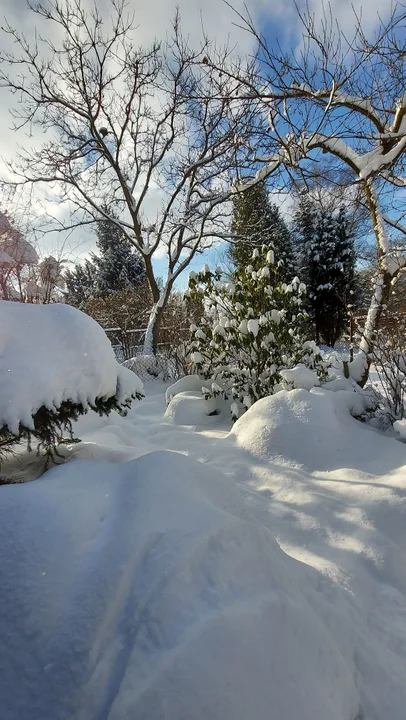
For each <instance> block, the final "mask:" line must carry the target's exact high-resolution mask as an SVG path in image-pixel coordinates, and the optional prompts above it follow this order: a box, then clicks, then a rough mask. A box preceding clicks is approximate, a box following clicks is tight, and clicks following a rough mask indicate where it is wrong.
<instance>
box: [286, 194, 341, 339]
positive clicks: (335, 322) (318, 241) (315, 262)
mask: <svg viewBox="0 0 406 720" xmlns="http://www.w3.org/2000/svg"><path fill="white" fill-rule="evenodd" d="M295 225H296V232H297V245H298V254H299V272H300V275H301V278H302V279H303V281H304V282H305V283H306V287H307V302H306V308H307V311H308V313H309V315H310V318H311V320H312V321H313V324H314V331H315V340H316V342H317V343H319V342H320V341H321V340H323V341H324V342H325V343H326V344H327V345H329V346H330V347H334V344H335V343H336V342H337V340H338V339H339V338H340V336H341V335H342V333H343V331H344V329H345V327H346V324H347V319H348V313H347V310H348V307H349V306H350V305H352V304H353V302H354V299H355V250H354V240H353V237H352V236H351V233H350V231H349V222H348V216H347V213H346V211H345V209H344V208H340V209H339V211H338V212H337V213H335V212H333V211H332V210H328V209H325V208H320V207H317V206H316V205H315V204H314V203H312V201H311V199H310V198H309V197H308V196H305V197H303V198H302V199H301V200H300V207H299V210H298V212H297V214H296V219H295Z"/></svg>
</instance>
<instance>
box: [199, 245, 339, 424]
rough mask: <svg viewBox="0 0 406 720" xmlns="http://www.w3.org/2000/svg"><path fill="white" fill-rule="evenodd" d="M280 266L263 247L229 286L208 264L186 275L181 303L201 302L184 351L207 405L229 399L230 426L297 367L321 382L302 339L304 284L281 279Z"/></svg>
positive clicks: (320, 365) (314, 352)
mask: <svg viewBox="0 0 406 720" xmlns="http://www.w3.org/2000/svg"><path fill="white" fill-rule="evenodd" d="M282 268H283V264H282V263H281V262H279V263H276V262H275V257H274V251H273V250H272V249H269V246H268V247H265V246H264V247H262V248H261V249H258V248H257V249H255V250H254V252H253V256H252V260H251V263H250V264H249V265H248V266H247V267H246V268H244V269H240V270H239V272H238V273H236V275H235V277H234V278H233V282H232V283H231V282H223V280H222V273H221V270H220V269H216V270H215V271H214V272H212V271H211V270H210V269H209V267H208V266H207V265H206V266H204V267H203V268H202V270H201V271H200V272H199V273H190V275H189V289H188V291H187V297H189V298H191V299H192V300H196V299H197V298H201V299H203V300H204V307H205V311H204V314H203V317H202V319H201V321H200V324H199V326H197V325H192V326H191V328H190V330H191V340H190V348H189V350H190V353H191V358H192V361H193V363H194V365H195V367H196V371H197V372H198V373H199V375H200V376H201V377H202V378H204V379H205V380H207V383H206V385H205V387H204V388H203V392H204V393H205V397H206V399H209V398H213V397H216V396H218V395H222V396H224V397H225V398H226V399H232V404H231V413H232V417H233V419H234V420H235V419H236V418H237V417H238V416H239V415H240V414H241V413H242V412H244V411H245V410H246V409H248V408H249V407H250V406H251V405H252V404H253V403H254V402H255V401H256V400H259V399H260V398H262V397H266V396H267V395H272V394H273V393H274V392H276V391H277V390H280V389H281V387H282V384H281V383H282V380H283V378H282V375H281V372H282V371H283V370H285V369H287V368H293V367H295V366H296V365H297V364H298V363H302V364H304V365H305V366H306V367H307V368H309V369H310V370H314V371H315V372H316V373H317V376H318V377H319V378H321V379H323V378H326V377H327V367H328V364H327V363H326V362H325V361H324V360H323V357H322V355H321V353H320V350H319V349H318V347H317V346H316V345H315V343H314V342H309V341H307V340H306V320H307V316H306V312H305V311H304V310H303V307H302V305H303V300H304V298H305V295H306V286H305V285H304V284H303V283H301V282H300V280H299V278H297V277H295V278H293V279H292V281H291V282H290V283H289V284H287V283H284V282H282V280H281V279H280V276H281V270H282Z"/></svg>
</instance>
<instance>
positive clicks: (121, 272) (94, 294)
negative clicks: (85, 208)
mask: <svg viewBox="0 0 406 720" xmlns="http://www.w3.org/2000/svg"><path fill="white" fill-rule="evenodd" d="M96 232H97V240H96V246H97V249H98V251H99V253H98V254H96V253H92V254H91V256H90V260H89V259H87V260H86V261H85V262H84V264H81V265H79V264H78V265H75V267H74V269H73V270H67V272H66V273H65V283H66V287H67V291H68V292H67V295H66V298H65V300H66V302H67V303H69V304H70V305H74V306H75V307H78V308H80V309H82V308H83V307H84V305H85V304H86V303H87V301H88V300H91V299H93V298H106V297H107V296H108V295H110V294H111V293H114V292H120V293H128V292H131V291H133V290H135V289H136V288H137V287H138V286H139V285H140V284H141V283H142V282H143V281H144V280H145V268H144V264H143V262H142V260H141V257H140V255H139V254H138V253H137V252H135V251H134V249H133V246H132V245H131V243H130V241H129V240H128V239H127V237H126V236H125V235H124V234H123V232H122V230H121V229H120V228H119V227H118V225H115V224H114V223H113V222H111V221H109V220H105V219H102V220H99V221H98V223H97V230H96Z"/></svg>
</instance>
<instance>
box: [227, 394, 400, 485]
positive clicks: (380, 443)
mask: <svg viewBox="0 0 406 720" xmlns="http://www.w3.org/2000/svg"><path fill="white" fill-rule="evenodd" d="M368 402H369V398H368V397H367V396H365V395H362V394H360V393H355V392H349V391H345V390H337V391H336V392H331V390H324V389H322V388H314V389H312V390H310V392H308V391H306V390H292V391H286V390H283V391H281V392H278V393H276V394H275V395H272V396H270V397H267V398H263V399H262V400H258V401H257V402H256V403H255V404H254V405H253V406H252V407H251V408H250V409H249V410H248V411H247V412H246V413H245V414H244V415H243V416H242V417H241V418H240V419H239V420H237V422H236V423H235V425H234V426H233V429H232V431H231V433H230V439H234V440H235V442H236V443H237V444H238V445H239V446H240V447H242V448H244V449H245V450H248V451H249V452H250V453H251V454H252V455H254V456H255V457H257V458H258V459H261V460H264V461H268V460H270V459H275V460H280V461H281V462H283V463H286V462H287V463H290V464H293V465H296V466H297V465H299V466H304V467H305V468H307V469H308V470H311V471H323V470H334V469H337V468H342V467H343V459H344V458H345V462H346V464H347V466H349V467H354V468H362V469H363V470H365V471H371V472H373V473H375V474H376V473H379V472H380V468H381V471H382V472H385V471H386V470H387V460H386V458H387V454H388V452H390V453H391V454H392V455H393V459H394V462H397V463H398V466H402V465H405V463H406V453H405V451H404V448H403V447H402V446H401V445H400V444H399V443H398V442H396V440H394V439H389V438H387V437H384V436H383V435H381V434H379V433H378V432H375V431H374V430H373V429H371V428H369V427H367V426H365V425H364V424H363V423H361V422H359V421H358V420H355V419H354V417H352V415H360V414H361V413H362V412H363V411H364V410H365V407H366V404H367V403H368ZM388 443H389V446H388ZM349 462H350V463H351V464H350V465H348V463H349Z"/></svg>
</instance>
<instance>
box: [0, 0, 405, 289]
mask: <svg viewBox="0 0 406 720" xmlns="http://www.w3.org/2000/svg"><path fill="white" fill-rule="evenodd" d="M88 1H89V0H85V2H88ZM305 4H306V3H305V2H303V0H299V7H301V8H302V9H304V8H305ZM330 5H331V9H332V13H333V16H334V17H335V18H337V20H338V22H339V23H340V25H341V27H342V28H343V29H344V31H347V32H350V31H351V29H353V26H354V15H353V9H352V6H353V5H354V6H355V8H356V9H358V10H359V8H360V7H361V6H363V24H364V26H365V28H366V30H370V29H372V28H373V27H374V25H375V24H376V21H377V12H378V11H379V12H380V13H381V15H383V16H385V15H387V14H388V13H389V12H390V8H391V7H392V3H391V2H390V0H365V2H364V3H363V2H360V1H359V0H356V2H355V3H352V2H351V1H350V0H331V2H330ZM98 6H99V8H103V7H105V8H107V7H108V3H107V0H101V2H100V3H99V4H98ZM177 6H179V9H180V13H181V18H182V25H183V29H184V32H185V34H186V35H188V38H189V41H190V43H191V44H194V43H196V44H198V42H199V39H200V37H201V28H202V26H203V27H204V29H205V31H206V32H207V34H208V36H209V37H210V39H211V40H213V41H214V40H216V41H217V42H218V43H220V44H223V43H226V42H227V41H230V43H231V44H232V45H234V44H235V47H236V52H237V54H240V55H250V54H251V53H252V52H253V50H254V43H253V39H252V37H250V36H249V35H248V34H247V33H246V32H245V31H244V30H242V29H239V28H238V27H236V26H235V25H234V24H233V23H235V21H236V20H237V18H236V16H235V14H234V13H233V12H232V10H231V9H230V8H229V7H228V6H227V5H226V4H225V3H223V2H222V1H221V0H205V1H204V2H203V1H202V0H148V2H145V0H132V2H130V7H131V9H133V10H134V12H135V15H136V19H137V23H138V26H139V36H140V37H141V38H142V42H143V43H145V44H148V43H149V42H150V41H151V40H153V39H154V37H158V38H164V37H165V34H166V32H167V31H168V30H169V27H170V20H171V18H172V17H173V15H174V12H175V9H176V7H177ZM235 6H236V7H237V8H240V9H242V7H243V4H242V2H238V1H237V2H235ZM247 7H248V10H249V12H250V14H251V15H252V17H253V20H254V21H255V23H256V25H257V27H259V28H260V29H261V31H262V32H263V33H264V35H265V36H266V38H267V40H268V42H269V44H272V43H273V42H275V41H278V42H279V43H281V45H282V46H283V47H286V48H288V47H291V46H293V47H296V48H297V47H298V44H299V41H300V25H299V21H298V18H297V15H296V11H295V8H294V3H293V2H292V0H273V1H272V2H271V1H270V0H248V2H247ZM309 7H310V10H311V11H314V12H315V13H316V16H317V15H318V16H320V12H321V7H322V0H309ZM2 11H3V13H4V15H5V16H7V17H8V18H9V20H10V22H11V24H14V25H16V26H17V27H18V28H19V29H20V30H23V31H24V32H25V33H26V34H27V35H28V36H30V34H31V35H32V31H33V16H32V13H31V12H30V11H29V10H28V8H27V6H26V3H25V1H24V0H3V1H2ZM5 92H6V91H4V90H0V128H1V133H0V156H5V157H8V158H10V157H12V156H13V153H15V152H16V151H17V143H21V144H24V143H29V142H30V138H29V135H28V133H26V134H25V135H24V133H20V134H19V136H18V137H17V136H16V135H15V134H14V133H12V131H11V130H10V129H9V128H10V118H9V116H8V106H9V102H10V97H9V96H7V97H6V96H5V95H4V93H5ZM0 174H2V173H1V167H0ZM93 248H94V234H93V233H92V232H91V231H90V230H88V229H87V228H84V229H80V230H77V231H75V232H73V233H71V234H70V235H69V236H66V235H63V234H58V235H57V234H53V235H52V236H47V238H46V239H44V240H42V241H41V249H42V251H43V252H53V253H56V254H61V255H63V256H65V257H68V258H69V260H71V261H72V262H74V261H78V260H80V258H81V257H84V256H86V254H87V253H88V252H89V251H90V250H92V249H93ZM222 252H223V251H222V249H221V248H220V249H219V248H215V249H212V250H210V251H208V252H206V253H204V255H203V256H202V255H198V256H197V257H196V258H195V259H194V261H193V263H192V265H191V267H190V269H194V270H196V269H199V268H200V267H201V265H202V264H203V263H204V262H208V263H209V264H217V262H218V259H219V257H220V256H221V253H222ZM155 267H156V270H157V274H159V275H161V274H162V275H163V274H164V271H165V261H164V260H163V259H162V258H158V259H157V260H156V261H155ZM187 274H188V272H185V273H183V275H182V276H181V277H180V278H179V281H178V287H182V288H184V287H186V284H187Z"/></svg>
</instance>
